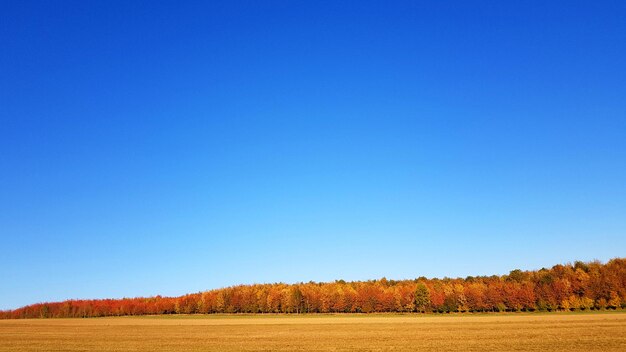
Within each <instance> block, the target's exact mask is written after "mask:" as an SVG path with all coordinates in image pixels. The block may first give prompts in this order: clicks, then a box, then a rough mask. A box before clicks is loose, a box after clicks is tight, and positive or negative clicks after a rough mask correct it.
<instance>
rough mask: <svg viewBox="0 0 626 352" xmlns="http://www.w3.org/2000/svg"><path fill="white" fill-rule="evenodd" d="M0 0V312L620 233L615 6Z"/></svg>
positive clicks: (503, 268) (521, 261)
mask: <svg viewBox="0 0 626 352" xmlns="http://www.w3.org/2000/svg"><path fill="white" fill-rule="evenodd" d="M434 3H435V2H426V1H424V2H413V1H410V2H401V1H399V2H393V3H390V2H383V1H380V2H369V1H358V2H336V1H329V2H298V1H267V2H254V1H249V2H248V1H246V2H241V1H234V2H233V1H227V2H223V3H217V2H185V3H180V2H169V3H166V2H160V3H159V4H156V3H154V2H143V3H142V2H135V1H133V2H127V1H122V2H113V1H103V2H96V1H89V2H80V1H77V2H70V1H67V2H44V1H42V2H26V1H24V2H22V1H14V2H5V3H3V4H2V5H0V45H1V47H2V50H1V51H0V239H1V242H0V244H1V252H2V254H1V255H0V278H1V281H2V284H1V285H0V309H9V308H16V307H19V306H22V305H25V304H30V303H34V302H40V301H54V300H62V299H68V298H105V297H124V296H127V297H134V296H149V295H156V294H161V295H179V294H184V293H188V292H197V291H200V290H205V289H210V288H218V287H223V286H228V285H232V284H240V283H259V282H278V281H283V282H299V281H309V280H316V281H330V280H335V279H346V280H362V279H372V278H380V277H382V276H386V277H388V278H394V279H402V278H414V277H418V276H422V275H423V276H428V277H432V276H438V277H442V276H453V277H454V276H466V275H491V274H502V273H507V272H508V271H509V270H511V269H515V268H522V269H537V268H541V267H543V266H551V265H553V264H556V263H563V262H569V261H574V260H592V259H600V260H602V261H606V260H608V259H610V258H613V257H618V256H624V255H626V252H625V251H624V249H626V216H624V214H626V83H625V82H626V64H625V63H624V58H625V57H626V21H624V18H625V16H626V5H625V4H624V2H621V1H615V2H587V3H584V2H575V1H574V2H572V1H567V2H549V3H546V2H543V1H530V2H500V1H477V2H467V1H462V2H449V3H446V4H434Z"/></svg>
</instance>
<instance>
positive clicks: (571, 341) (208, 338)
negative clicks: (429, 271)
mask: <svg viewBox="0 0 626 352" xmlns="http://www.w3.org/2000/svg"><path fill="white" fill-rule="evenodd" d="M305 350H306V351H322V350H324V351H626V314H624V313H589V314H567V313H553V314H511V315H460V316H459V315H450V316H430V315H429V316H421V315H367V316H364V315H338V316H337V315H305V316H280V315H279V316H223V315H222V316H162V317H156V316H155V317H113V318H90V319H42V320H0V351H2V352H4V351H305Z"/></svg>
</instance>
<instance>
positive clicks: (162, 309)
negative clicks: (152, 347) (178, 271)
mask: <svg viewBox="0 0 626 352" xmlns="http://www.w3.org/2000/svg"><path fill="white" fill-rule="evenodd" d="M624 308H626V258H616V259H612V260H610V261H609V262H607V263H605V264H603V263H601V262H599V261H594V262H580V261H577V262H575V263H574V264H565V265H561V264H559V265H555V266H553V267H552V268H550V269H545V268H543V269H541V270H535V271H522V270H513V271H511V272H510V273H509V274H508V275H502V276H497V275H494V276H476V277H474V276H469V277H466V278H456V279H451V278H443V279H437V278H434V279H427V278H424V277H420V278H418V279H415V280H388V279H386V278H382V279H379V280H370V281H354V282H345V281H343V280H338V281H335V282H330V283H318V282H308V283H297V284H284V283H274V284H254V285H238V286H232V287H227V288H220V289H215V290H209V291H205V292H199V293H193V294H187V295H184V296H180V297H161V296H155V297H148V298H143V297H141V298H123V299H93V300H67V301H63V302H52V303H37V304H33V305H29V306H26V307H22V308H18V309H15V310H10V311H0V318H4V319H7V318H65V317H82V318H86V317H103V316H122V315H146V314H212V313H374V312H407V313H408V312H419V313H450V312H459V313H465V312H514V311H564V310H602V309H624Z"/></svg>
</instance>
